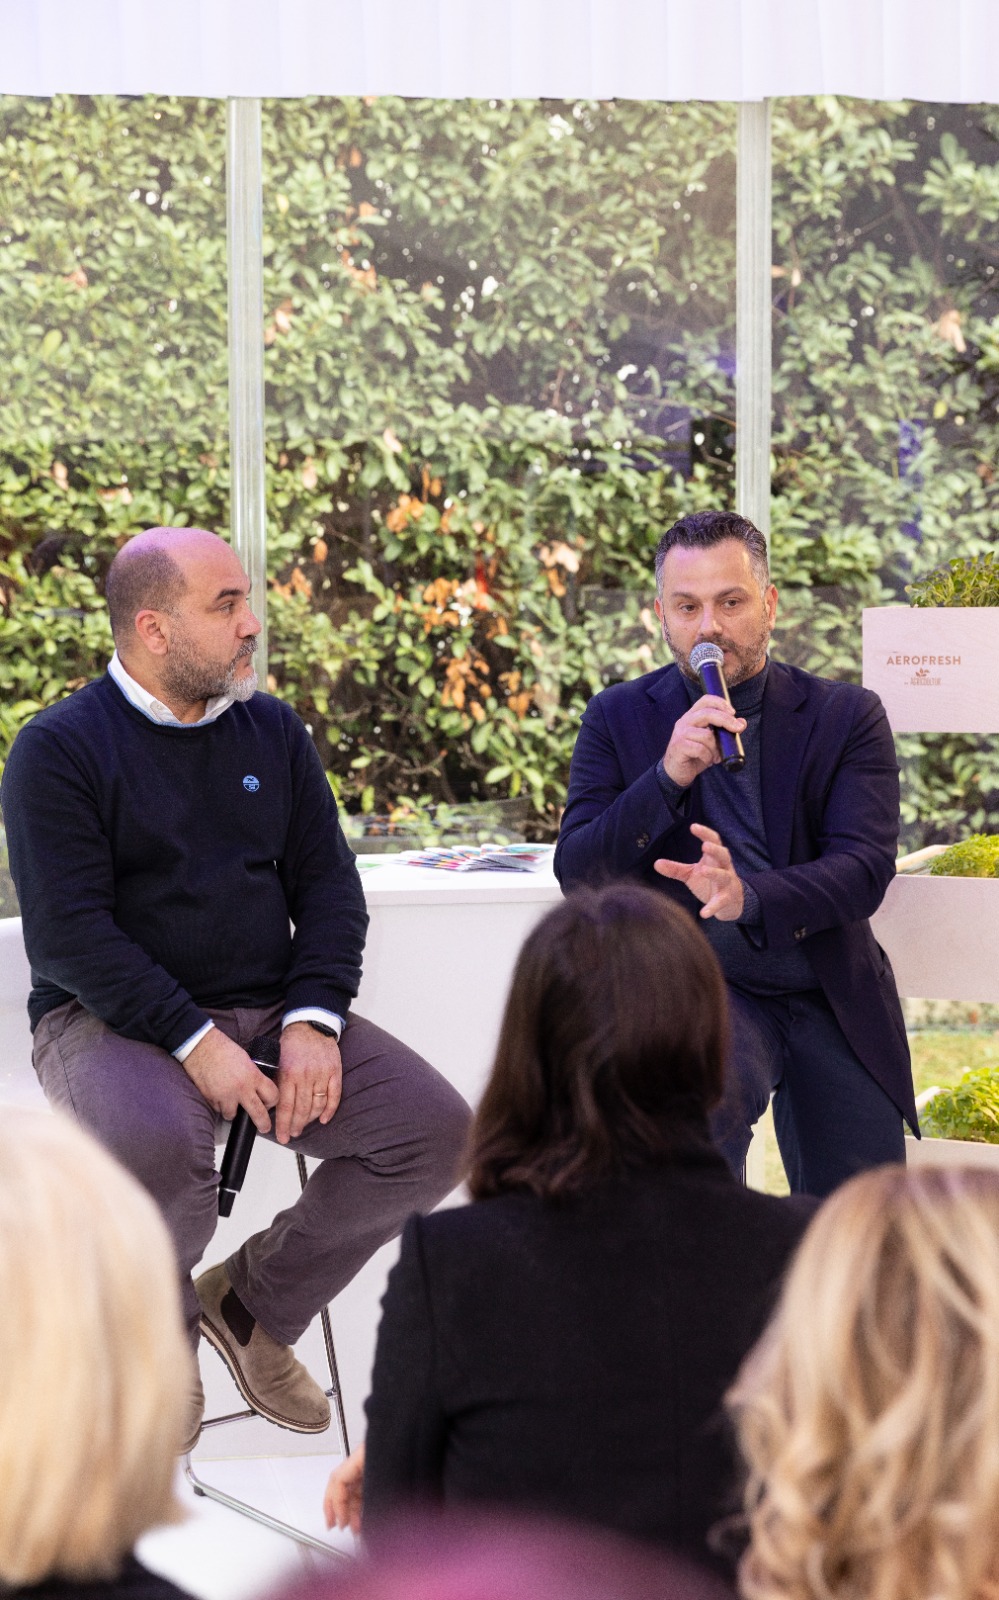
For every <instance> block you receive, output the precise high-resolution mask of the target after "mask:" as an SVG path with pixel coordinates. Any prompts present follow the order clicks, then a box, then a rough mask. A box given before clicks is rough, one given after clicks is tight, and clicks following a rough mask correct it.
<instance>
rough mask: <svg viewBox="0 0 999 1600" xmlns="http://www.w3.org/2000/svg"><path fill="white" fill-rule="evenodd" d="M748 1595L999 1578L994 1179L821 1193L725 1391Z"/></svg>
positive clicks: (769, 1598) (909, 1180) (865, 1178)
mask: <svg viewBox="0 0 999 1600" xmlns="http://www.w3.org/2000/svg"><path fill="white" fill-rule="evenodd" d="M729 1404H730V1407H731V1408H732V1410H733V1412H734V1414H735V1417H736V1420H737V1425H738V1430H739V1435H740V1442H741V1444H742V1448H743V1453H744V1455H745V1457H746V1460H747V1462H748V1466H749V1473H750V1476H749V1483H748V1488H747V1499H746V1504H747V1511H748V1521H749V1531H750V1535H751V1543H750V1547H749V1550H748V1551H747V1553H746V1555H745V1557H744V1558H743V1564H742V1568H741V1572H740V1578H741V1587H742V1592H743V1594H744V1595H745V1596H746V1597H747V1600H764V1597H766V1600H773V1597H775V1596H780V1597H781V1600H833V1597H835V1600H839V1597H842V1600H912V1596H914V1595H931V1596H933V1597H934V1600H971V1597H974V1596H981V1595H983V1594H984V1593H985V1592H986V1588H987V1586H988V1585H989V1584H990V1583H991V1582H994V1581H995V1580H996V1579H997V1578H999V1174H996V1175H994V1174H992V1173H990V1172H988V1171H986V1170H983V1169H979V1170H976V1169H974V1168H970V1167H969V1168H961V1169H950V1170H948V1169H946V1168H932V1167H918V1168H916V1169H914V1170H911V1171H906V1170H905V1169H904V1168H902V1167H883V1168H880V1169H879V1170H876V1171H873V1172H868V1173H865V1174H863V1175H862V1176H860V1177H857V1178H854V1179H853V1180H852V1181H851V1182H850V1183H848V1184H847V1185H845V1187H844V1188H842V1189H840V1190H839V1191H837V1193H836V1194H834V1195H833V1196H832V1198H831V1199H829V1200H827V1201H826V1203H825V1205H824V1206H823V1208H822V1210H821V1211H819V1213H818V1214H817V1216H816V1218H815V1220H814V1221H813V1222H812V1224H811V1226H810V1228H809V1230H808V1232H807V1234H806V1235H805V1238H804V1240H803V1242H802V1245H801V1247H800V1250H799V1253H798V1255H797V1257H796V1259H795V1262H794V1264H793V1266H792V1268H791V1271H790V1274H789V1276H788V1279H787V1283H786V1285H785V1289H784V1293H783V1296H782V1299H781V1303H780V1307H779V1310H778V1312H777V1315H776V1317H775V1319H774V1321H773V1323H772V1324H771V1326H770V1328H769V1330H768V1331H767V1333H766V1334H765V1335H764V1337H763V1339H762V1340H761V1342H760V1344H759V1345H758V1346H757V1348H756V1350H755V1351H754V1352H753V1353H752V1354H751V1355H750V1356H749V1357H748V1358H747V1361H746V1363H745V1365H744V1367H743V1370H742V1372H741V1373H740V1375H739V1378H738V1380H737V1381H736V1384H735V1386H734V1388H733V1390H732V1392H731V1394H730V1396H729Z"/></svg>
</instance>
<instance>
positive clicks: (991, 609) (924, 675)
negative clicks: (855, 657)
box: [863, 550, 999, 733]
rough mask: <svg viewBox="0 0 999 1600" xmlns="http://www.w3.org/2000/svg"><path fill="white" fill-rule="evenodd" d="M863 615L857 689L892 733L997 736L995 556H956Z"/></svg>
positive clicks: (998, 583)
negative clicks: (877, 703)
mask: <svg viewBox="0 0 999 1600" xmlns="http://www.w3.org/2000/svg"><path fill="white" fill-rule="evenodd" d="M907 593H908V595H909V602H910V603H909V605H908V606H872V607H869V608H868V609H867V610H865V611H864V617H863V635H864V683H865V685H866V686H867V687H868V688H869V689H874V690H876V692H877V693H878V694H879V695H880V696H881V699H882V701H883V702H884V707H885V710H886V711H887V713H888V720H889V722H890V723H891V725H892V730H893V732H895V733H999V672H997V671H996V665H997V656H999V557H997V556H996V554H995V553H994V552H993V551H991V550H990V551H988V552H986V554H984V555H980V556H969V557H960V556H958V557H955V558H954V560H953V561H950V562H949V563H948V565H947V566H946V567H941V568H938V569H937V570H936V571H934V572H931V573H929V574H928V575H927V576H926V577H925V578H921V579H920V580H919V581H918V582H916V583H912V584H910V585H909V587H908V589H907Z"/></svg>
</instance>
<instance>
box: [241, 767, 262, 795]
mask: <svg viewBox="0 0 999 1600" xmlns="http://www.w3.org/2000/svg"><path fill="white" fill-rule="evenodd" d="M243 788H244V789H245V790H246V792H247V794H256V792H257V790H258V789H259V788H260V779H259V778H255V777H254V776H253V773H252V772H248V773H247V774H246V777H245V778H244V779H243Z"/></svg>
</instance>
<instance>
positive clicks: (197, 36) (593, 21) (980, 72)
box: [0, 0, 999, 102]
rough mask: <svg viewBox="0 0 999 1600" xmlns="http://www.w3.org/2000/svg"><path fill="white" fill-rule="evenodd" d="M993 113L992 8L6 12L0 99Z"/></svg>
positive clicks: (442, 2)
mask: <svg viewBox="0 0 999 1600" xmlns="http://www.w3.org/2000/svg"><path fill="white" fill-rule="evenodd" d="M59 91H69V92H74V93H78V94H145V93H160V94H181V95H206V96H211V97H224V96H228V95H247V96H257V95H260V96H299V95H343V94H404V95H417V96H424V95H426V96H436V97H439V98H446V99H451V98H454V99H458V98H464V97H466V96H472V97H477V98H493V97H495V98H502V97H508V96H511V97H523V98H534V97H536V96H550V97H554V98H573V97H577V96H582V97H592V98H595V99H609V98H613V97H619V98H631V99H642V100H649V99H656V100H691V99H700V100H757V99H762V98H764V97H766V96H769V95H795V94H797V95H806V94H807V95H814V94H845V95H859V96H865V97H867V98H870V99H902V98H905V99H922V100H941V101H955V102H956V101H968V102H975V101H997V100H999V3H997V0H0V93H4V94H21V95H50V94H54V93H57V92H59Z"/></svg>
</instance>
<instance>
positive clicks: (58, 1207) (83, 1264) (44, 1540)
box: [0, 1110, 192, 1590]
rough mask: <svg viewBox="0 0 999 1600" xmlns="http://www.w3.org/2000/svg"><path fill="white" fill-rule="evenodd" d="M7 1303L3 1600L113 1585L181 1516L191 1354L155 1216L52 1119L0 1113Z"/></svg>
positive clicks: (0, 1525)
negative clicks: (144, 1540) (17, 1592)
mask: <svg viewBox="0 0 999 1600" xmlns="http://www.w3.org/2000/svg"><path fill="white" fill-rule="evenodd" d="M0 1306H2V1307H3V1315H2V1317H0V1484H2V1485H3V1504H2V1509H0V1590H2V1589H3V1588H4V1587H5V1586H6V1587H10V1588H18V1587H20V1586H27V1585H30V1584H33V1583H37V1582H39V1581H40V1580H42V1579H44V1578H49V1577H55V1578H67V1579H80V1578H103V1577H110V1576H113V1575H114V1574H115V1573H116V1572H117V1570H118V1568H119V1567H120V1565H121V1562H122V1559H123V1558H124V1557H125V1556H126V1555H127V1554H128V1553H129V1552H130V1551H131V1549H132V1547H133V1545H134V1544H135V1541H136V1539H137V1538H138V1537H139V1535H140V1534H142V1533H144V1532H145V1530H146V1529H147V1528H150V1527H152V1526H153V1525H154V1524H156V1523H160V1522H165V1521H171V1520H175V1519H176V1515H177V1508H176V1506H175V1503H174V1500H173V1495H172V1490H171V1484H172V1480H173V1473H174V1467H175V1462H176V1457H177V1453H178V1450H179V1447H180V1445H181V1442H182V1434H183V1429H184V1415H185V1404H186V1402H187V1400H188V1398H189V1394H190V1388H191V1381H192V1371H191V1355H190V1351H189V1348H188V1346H187V1342H186V1340H185V1338H184V1334H183V1329H182V1324H181V1317H180V1303H179V1290H178V1284H177V1268H176V1263H175V1259H174V1254H173V1248H172V1246H171V1243H170V1239H169V1236H168V1234H167V1231H166V1228H165V1226H164V1224H163V1222H162V1220H161V1218H160V1215H159V1212H158V1211H157V1209H156V1207H155V1205H154V1204H153V1202H152V1200H151V1199H150V1198H149V1196H148V1195H147V1194H146V1192H145V1190H144V1189H142V1188H140V1186H139V1185H138V1184H137V1183H136V1182H135V1180H134V1179H133V1178H131V1177H129V1175H128V1174H127V1173H126V1172H124V1171H123V1170H122V1168H121V1167H119V1166H118V1165H117V1163H116V1162H115V1161H114V1160H113V1159H112V1158H111V1156H109V1155H108V1154H106V1152H105V1151H104V1150H102V1149H101V1148H100V1146H99V1145H98V1144H96V1143H95V1141H94V1140H92V1139H91V1138H90V1137H89V1135H87V1134H85V1133H82V1132H81V1131H80V1130H79V1129H78V1128H77V1127H76V1126H75V1125H74V1124H72V1123H70V1122H69V1121H68V1120H66V1119H64V1118H63V1117H62V1116H60V1115H57V1114H53V1113H49V1112H27V1111H15V1110H5V1111H0Z"/></svg>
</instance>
